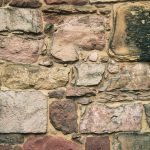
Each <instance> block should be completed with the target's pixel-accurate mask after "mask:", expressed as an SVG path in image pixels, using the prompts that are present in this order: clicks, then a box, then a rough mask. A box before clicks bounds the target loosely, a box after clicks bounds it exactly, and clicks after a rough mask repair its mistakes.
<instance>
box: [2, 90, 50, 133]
mask: <svg viewBox="0 0 150 150" xmlns="http://www.w3.org/2000/svg"><path fill="white" fill-rule="evenodd" d="M46 130H47V98H46V97H45V96H44V95H43V94H42V93H41V92H39V91H18V92H17V91H0V133H44V132H46Z"/></svg>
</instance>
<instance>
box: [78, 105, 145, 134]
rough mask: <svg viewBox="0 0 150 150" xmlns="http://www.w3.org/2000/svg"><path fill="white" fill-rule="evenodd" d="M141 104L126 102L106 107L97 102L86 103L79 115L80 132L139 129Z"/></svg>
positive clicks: (110, 131)
mask: <svg viewBox="0 0 150 150" xmlns="http://www.w3.org/2000/svg"><path fill="white" fill-rule="evenodd" d="M142 111H143V106H142V104H140V103H139V104H134V103H133V104H126V105H121V106H118V107H108V106H106V105H102V104H99V103H95V104H94V103H93V104H91V105H88V106H87V108H86V111H85V113H83V115H82V116H81V120H80V131H81V133H112V132H118V131H140V130H141V121H142Z"/></svg>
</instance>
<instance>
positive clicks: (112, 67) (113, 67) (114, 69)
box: [108, 61, 119, 74]
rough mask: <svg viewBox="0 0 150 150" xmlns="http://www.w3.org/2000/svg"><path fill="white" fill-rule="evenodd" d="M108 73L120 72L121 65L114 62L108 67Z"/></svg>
mask: <svg viewBox="0 0 150 150" xmlns="http://www.w3.org/2000/svg"><path fill="white" fill-rule="evenodd" d="M108 71H109V72H110V73H112V74H115V73H118V72H119V65H118V64H117V63H115V62H114V61H112V62H110V63H109V65H108Z"/></svg>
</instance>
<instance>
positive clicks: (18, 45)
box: [0, 36, 43, 64]
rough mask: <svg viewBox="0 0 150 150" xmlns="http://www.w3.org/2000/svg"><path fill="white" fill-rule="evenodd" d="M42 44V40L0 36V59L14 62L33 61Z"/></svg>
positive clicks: (36, 57)
mask: <svg viewBox="0 0 150 150" xmlns="http://www.w3.org/2000/svg"><path fill="white" fill-rule="evenodd" d="M12 45H13V46H12ZM42 46H43V40H31V39H26V38H22V37H19V36H11V37H3V36H0V59H3V60H8V61H12V62H15V63H27V64H28V63H34V62H36V61H37V59H38V55H39V51H40V50H41V49H42Z"/></svg>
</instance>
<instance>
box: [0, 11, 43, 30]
mask: <svg viewBox="0 0 150 150" xmlns="http://www.w3.org/2000/svg"><path fill="white" fill-rule="evenodd" d="M0 22H1V23H0V32H1V31H22V32H32V33H41V32H42V28H43V27H42V18H41V13H40V11H38V10H34V9H23V8H19V9H18V8H1V9H0Z"/></svg>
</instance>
